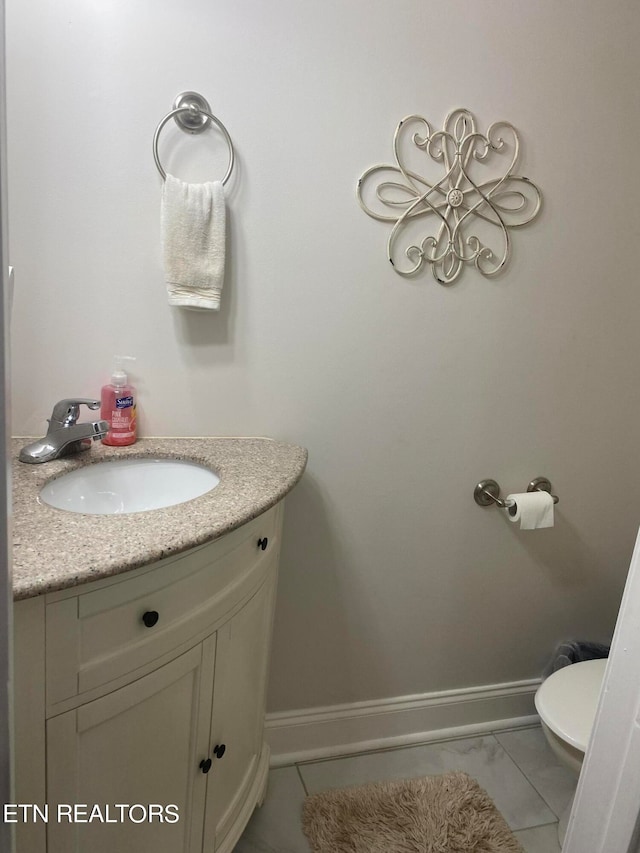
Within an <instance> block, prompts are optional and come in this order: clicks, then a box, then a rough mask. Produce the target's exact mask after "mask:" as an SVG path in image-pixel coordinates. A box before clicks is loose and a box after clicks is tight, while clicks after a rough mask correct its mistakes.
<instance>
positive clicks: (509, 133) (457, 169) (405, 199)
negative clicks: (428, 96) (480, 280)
mask: <svg viewBox="0 0 640 853" xmlns="http://www.w3.org/2000/svg"><path fill="white" fill-rule="evenodd" d="M412 129H413V132H412ZM409 136H410V139H409V138H408V137H409ZM393 151H394V155H395V160H396V165H378V166H372V167H371V168H370V169H367V170H366V172H364V174H363V175H362V177H361V178H360V180H359V181H358V187H357V191H356V192H357V197H358V201H359V202H360V206H361V207H362V209H363V210H364V211H365V213H367V214H368V215H369V216H371V217H373V218H374V219H379V220H380V221H382V222H392V223H393V227H392V229H391V233H390V234H389V239H388V241H387V255H388V258H389V260H390V261H391V263H392V265H393V268H394V270H395V271H396V272H397V273H398V274H399V275H402V276H412V275H414V274H416V273H417V272H418V271H419V270H420V269H421V268H422V267H423V266H424V265H425V264H431V269H432V272H433V275H434V276H435V278H436V280H437V281H438V282H440V284H450V283H451V282H453V281H455V280H456V279H457V278H458V277H459V275H460V273H461V272H462V270H463V268H464V266H465V265H466V264H473V265H474V266H475V267H476V269H478V270H479V271H480V272H481V273H482V275H484V276H494V275H496V274H497V273H498V272H500V270H502V269H503V268H504V266H505V264H506V263H507V261H508V259H509V255H510V253H511V242H510V237H509V229H511V228H517V227H520V226H522V225H526V224H527V223H528V222H531V221H532V219H534V218H535V217H536V215H537V214H538V211H539V210H540V206H541V204H542V196H541V193H540V190H539V189H538V187H537V186H536V185H535V184H534V183H533V182H532V181H530V180H529V179H528V178H525V177H524V176H521V175H516V174H514V169H515V168H516V165H517V163H518V156H519V153H520V139H519V137H518V133H517V131H516V129H515V128H514V127H513V125H511V124H509V122H506V121H498V122H494V123H493V124H492V125H491V126H490V127H489V128H488V130H487V132H486V134H482V133H480V132H479V131H478V130H477V129H476V120H475V118H474V116H473V114H472V113H470V112H469V111H468V110H465V109H456V110H453V112H451V113H449V115H448V116H447V117H446V119H445V122H444V126H443V129H442V130H432V129H431V126H430V125H429V122H428V121H427V120H426V119H425V118H423V117H422V116H418V115H410V116H407V117H406V118H403V119H402V121H401V122H400V123H399V125H398V127H397V128H396V131H395V134H394V137H393ZM417 152H419V153H417ZM424 155H428V156H427V158H425V157H424ZM411 157H413V158H414V161H415V159H416V157H417V158H419V162H418V163H417V165H415V166H414V168H410V167H409V162H408V159H410V158H411ZM429 158H430V159H429ZM498 158H499V159H500V160H505V158H508V160H507V162H508V165H507V167H506V169H504V165H505V164H504V163H503V164H502V165H503V168H501V169H500V170H499V171H498V172H497V174H496V170H495V169H494V170H493V174H491V173H490V174H489V175H486V174H485V176H484V180H483V179H482V177H481V176H480V175H478V176H476V172H477V171H478V169H479V168H480V167H479V166H477V164H480V165H481V166H482V167H483V169H485V170H486V167H491V166H492V165H493V164H495V165H497V166H500V165H501V163H500V162H498ZM433 163H436V164H442V165H443V166H444V172H445V174H444V175H443V176H442V177H441V178H439V179H438V178H437V176H436V177H434V178H427V177H425V176H424V172H425V169H426V166H427V165H429V166H431V167H432V166H433ZM412 165H413V163H412ZM381 177H382V178H383V180H381V181H380V183H377V181H378V180H379V179H380V178H381ZM385 178H386V179H385ZM376 183H377V186H374V185H375V184H376ZM373 190H375V191H374V192H373ZM371 205H376V207H373V206H371ZM389 210H391V211H392V212H391V213H389V212H388V211H389ZM424 220H427V222H426V223H425V222H424ZM425 224H426V225H429V224H430V225H432V226H433V227H431V228H430V229H429V230H430V231H431V233H429V234H427V236H422V235H423V234H424V231H425ZM478 227H480V230H481V231H482V239H481V237H480V236H478ZM496 241H497V244H496ZM489 242H491V244H492V245H491V246H490V245H489ZM402 245H404V246H405V248H404V256H405V258H406V260H404V259H403V258H402V248H401V246H402Z"/></svg>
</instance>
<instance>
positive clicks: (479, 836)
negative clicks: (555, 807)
mask: <svg viewBox="0 0 640 853" xmlns="http://www.w3.org/2000/svg"><path fill="white" fill-rule="evenodd" d="M302 828H303V830H304V833H305V835H306V836H307V838H308V840H309V844H310V845H311V850H312V851H313V853H524V850H523V848H522V846H521V845H520V843H519V842H518V841H517V840H516V838H515V836H514V835H513V833H512V832H511V830H510V829H509V827H508V826H507V823H506V821H505V819H504V818H503V817H502V815H501V814H500V812H499V811H498V809H497V808H496V807H495V805H494V804H493V801H492V799H491V798H490V797H489V795H488V794H487V792H486V791H485V790H484V789H483V788H481V787H480V785H478V783H477V782H476V781H475V780H474V779H472V778H471V777H470V776H467V774H466V773H447V774H445V775H443V776H426V777H424V778H422V779H404V780H401V781H397V782H377V783H375V784H372V785H361V786H359V787H356V788H342V789H337V790H331V791H324V792H323V793H321V794H315V795H313V796H311V797H307V798H306V800H305V803H304V807H303V817H302Z"/></svg>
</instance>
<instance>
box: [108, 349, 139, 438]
mask: <svg viewBox="0 0 640 853" xmlns="http://www.w3.org/2000/svg"><path fill="white" fill-rule="evenodd" d="M127 361H135V358H133V356H130V355H117V356H115V358H114V359H113V364H114V366H113V373H112V374H111V383H110V384H109V385H104V386H103V388H102V392H101V395H100V400H101V408H100V417H102V418H103V419H104V420H105V421H107V423H108V424H109V432H108V433H107V434H106V435H105V437H104V438H103V439H102V443H103V444H108V445H110V446H112V447H125V446H126V445H128V444H133V443H134V442H135V440H136V437H137V435H136V433H137V424H136V390H135V388H134V387H133V385H130V384H129V380H128V378H127V374H126V372H125V370H124V363H125V362H127Z"/></svg>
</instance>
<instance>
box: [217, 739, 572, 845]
mask: <svg viewBox="0 0 640 853" xmlns="http://www.w3.org/2000/svg"><path fill="white" fill-rule="evenodd" d="M448 770H463V771H465V772H466V773H468V774H469V775H470V776H473V777H474V778H475V779H477V780H478V782H479V783H480V784H481V785H482V786H483V787H484V788H485V790H486V791H488V793H489V794H490V796H491V797H492V798H493V800H494V802H495V804H496V806H497V807H498V808H499V809H500V811H501V812H502V814H503V815H504V817H505V819H506V820H507V823H508V824H509V826H510V827H511V829H512V830H513V831H514V833H515V835H516V837H517V838H518V839H519V840H520V843H521V844H522V846H523V847H524V849H525V851H526V853H560V845H559V844H558V836H557V822H558V816H559V815H560V814H561V813H562V811H563V810H564V808H565V806H566V805H567V803H568V802H569V800H570V798H571V796H572V794H573V792H574V790H575V786H576V779H575V778H574V776H573V775H572V774H571V773H570V772H569V771H568V770H566V769H565V767H564V766H563V765H561V764H560V763H559V762H558V760H557V759H556V757H555V756H554V754H553V753H552V752H551V750H550V749H549V747H548V745H547V742H546V740H545V737H544V735H543V733H542V730H541V729H540V728H539V727H537V726H536V727H533V728H526V729H513V730H509V731H495V732H493V733H491V734H488V735H482V736H481V737H472V738H464V739H459V740H448V741H442V742H438V743H429V744H423V745H418V746H408V747H402V748H400V749H388V750H380V751H378V752H367V753H364V754H361V755H351V756H347V757H345V758H336V759H325V760H323V761H313V762H307V763H303V764H297V765H295V766H292V767H282V768H279V769H277V770H272V771H271V773H270V775H269V790H268V793H267V798H266V800H265V803H264V805H263V806H262V808H260V809H257V810H256V812H255V814H254V815H253V817H252V818H251V821H250V822H249V824H248V826H247V828H246V830H245V832H244V834H243V836H242V838H241V839H240V841H239V842H238V844H237V845H236V847H235V850H234V853H309V846H308V844H307V842H306V840H305V837H304V835H303V834H302V830H301V828H300V813H301V808H302V803H303V800H304V797H305V794H307V793H309V794H314V793H317V792H318V791H322V790H325V789H327V788H339V787H343V786H346V785H359V784H363V783H365V782H375V781H381V780H383V779H401V778H408V777H411V776H428V775H431V774H436V773H444V772H446V771H448Z"/></svg>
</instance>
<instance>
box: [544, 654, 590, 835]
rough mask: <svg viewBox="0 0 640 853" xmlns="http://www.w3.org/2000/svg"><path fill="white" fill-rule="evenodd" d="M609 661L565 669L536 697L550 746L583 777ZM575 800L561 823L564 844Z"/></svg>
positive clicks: (554, 676) (551, 676) (560, 828)
mask: <svg viewBox="0 0 640 853" xmlns="http://www.w3.org/2000/svg"><path fill="white" fill-rule="evenodd" d="M606 665H607V660H606V658H604V659H602V660H588V661H582V662H581V663H574V664H571V666H565V667H563V668H562V669H559V670H558V671H557V672H554V673H553V674H552V675H550V676H549V677H548V678H547V679H546V680H545V681H543V682H542V684H541V685H540V687H539V688H538V690H537V692H536V695H535V705H536V711H537V712H538V714H539V716H540V720H541V721H542V729H543V731H544V733H545V735H546V738H547V741H548V742H549V746H550V747H551V749H552V750H553V751H554V752H555V754H556V755H557V757H558V758H559V759H560V761H562V762H563V764H565V765H566V766H567V767H569V768H570V769H572V770H573V771H574V772H575V774H576V777H577V776H579V775H580V769H581V768H582V762H583V760H584V754H585V751H586V749H587V744H588V742H589V737H590V736H591V730H592V728H593V722H594V719H595V716H596V709H597V707H598V699H599V697H600V688H601V687H602V682H603V679H604V670H605V667H606ZM572 805H573V798H572V799H571V801H570V803H569V805H568V806H567V808H566V809H565V811H564V813H563V814H562V816H561V818H560V821H559V823H558V838H559V839H560V844H561V845H562V843H563V842H564V836H565V833H566V831H567V822H568V820H569V815H570V813H571V806H572Z"/></svg>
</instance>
